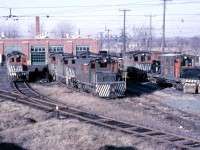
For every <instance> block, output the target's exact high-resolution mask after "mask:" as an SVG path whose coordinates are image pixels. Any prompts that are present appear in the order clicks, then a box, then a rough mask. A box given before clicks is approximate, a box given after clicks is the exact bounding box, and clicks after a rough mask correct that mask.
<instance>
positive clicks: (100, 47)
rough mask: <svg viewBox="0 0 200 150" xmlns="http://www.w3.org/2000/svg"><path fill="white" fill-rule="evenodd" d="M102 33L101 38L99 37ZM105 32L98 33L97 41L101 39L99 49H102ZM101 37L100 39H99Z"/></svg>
mask: <svg viewBox="0 0 200 150" xmlns="http://www.w3.org/2000/svg"><path fill="white" fill-rule="evenodd" d="M99 34H100V38H99V36H98V35H99ZM102 34H103V32H98V33H97V41H100V43H99V42H98V46H99V51H102V45H103V39H102V38H103V35H102ZM99 39H100V40H99Z"/></svg>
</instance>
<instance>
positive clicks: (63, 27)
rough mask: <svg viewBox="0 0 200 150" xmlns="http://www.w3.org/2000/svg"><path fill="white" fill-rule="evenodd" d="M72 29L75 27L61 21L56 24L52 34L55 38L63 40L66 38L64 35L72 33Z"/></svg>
mask: <svg viewBox="0 0 200 150" xmlns="http://www.w3.org/2000/svg"><path fill="white" fill-rule="evenodd" d="M74 29H75V27H74V26H73V25H72V24H70V23H68V22H65V21H63V22H60V23H58V24H57V26H56V27H55V28H54V30H53V31H52V33H53V34H54V35H55V36H56V37H61V38H64V37H66V34H69V35H71V34H72V33H73V32H74Z"/></svg>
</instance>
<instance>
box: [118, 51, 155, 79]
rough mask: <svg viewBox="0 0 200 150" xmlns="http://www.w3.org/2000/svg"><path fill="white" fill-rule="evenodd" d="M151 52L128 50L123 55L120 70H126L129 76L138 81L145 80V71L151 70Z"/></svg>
mask: <svg viewBox="0 0 200 150" xmlns="http://www.w3.org/2000/svg"><path fill="white" fill-rule="evenodd" d="M151 55H152V54H151V53H150V52H147V51H130V52H126V53H125V54H124V55H123V62H122V68H121V70H122V72H124V71H125V72H127V75H128V77H129V78H134V79H136V80H139V81H145V80H147V79H148V78H147V72H150V71H151V64H152V59H151Z"/></svg>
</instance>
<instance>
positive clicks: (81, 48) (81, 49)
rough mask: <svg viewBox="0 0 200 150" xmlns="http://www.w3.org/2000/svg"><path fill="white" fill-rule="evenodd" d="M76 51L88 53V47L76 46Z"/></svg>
mask: <svg viewBox="0 0 200 150" xmlns="http://www.w3.org/2000/svg"><path fill="white" fill-rule="evenodd" d="M76 51H90V46H89V45H77V46H76Z"/></svg>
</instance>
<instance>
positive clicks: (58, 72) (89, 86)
mask: <svg viewBox="0 0 200 150" xmlns="http://www.w3.org/2000/svg"><path fill="white" fill-rule="evenodd" d="M49 72H50V74H51V75H52V76H53V78H54V79H55V80H58V81H62V82H64V83H66V84H67V85H68V86H71V87H73V88H76V89H79V90H83V91H86V92H89V93H92V94H94V95H97V96H99V97H107V98H116V97H122V96H125V90H126V85H125V82H124V81H120V78H118V76H117V73H118V61H117V60H116V59H112V58H110V57H103V56H100V55H96V56H89V55H87V56H84V57H81V56H79V57H75V56H73V55H72V54H51V55H50V62H49Z"/></svg>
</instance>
